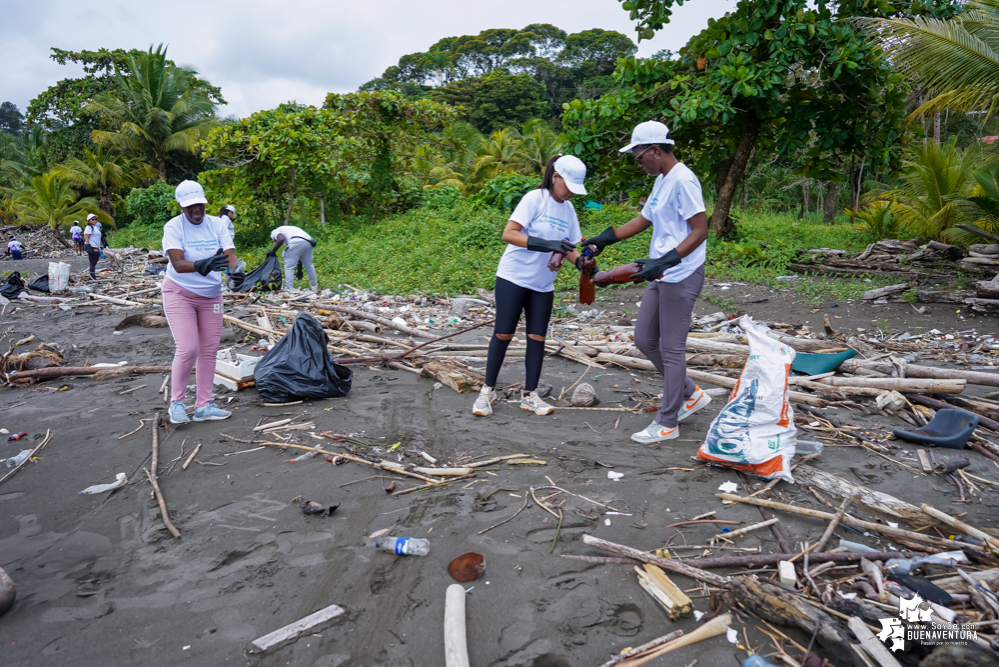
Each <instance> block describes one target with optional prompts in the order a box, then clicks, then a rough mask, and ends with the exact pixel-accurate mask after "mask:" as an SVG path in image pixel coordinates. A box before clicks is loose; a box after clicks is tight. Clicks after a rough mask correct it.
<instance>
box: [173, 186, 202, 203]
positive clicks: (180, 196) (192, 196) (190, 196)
mask: <svg viewBox="0 0 999 667" xmlns="http://www.w3.org/2000/svg"><path fill="white" fill-rule="evenodd" d="M174 194H175V196H176V197H177V203H178V204H180V207H181V208H186V207H188V206H191V205H192V204H207V203H208V200H207V199H205V189H204V188H202V187H201V184H200V183H198V182H197V181H181V182H180V185H178V186H177V191H176V192H175V193H174Z"/></svg>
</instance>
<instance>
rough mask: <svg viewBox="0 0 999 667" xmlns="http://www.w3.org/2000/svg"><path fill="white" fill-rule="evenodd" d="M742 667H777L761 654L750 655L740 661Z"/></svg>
mask: <svg viewBox="0 0 999 667" xmlns="http://www.w3.org/2000/svg"><path fill="white" fill-rule="evenodd" d="M742 667H777V666H776V665H775V664H774V663H772V662H770V661H769V660H767V659H766V658H764V657H763V656H762V655H751V656H749V657H748V658H746V659H745V660H743V661H742Z"/></svg>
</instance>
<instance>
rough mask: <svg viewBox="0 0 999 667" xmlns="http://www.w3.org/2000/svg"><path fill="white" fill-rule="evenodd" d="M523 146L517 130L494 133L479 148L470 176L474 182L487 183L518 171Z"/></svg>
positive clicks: (509, 129)
mask: <svg viewBox="0 0 999 667" xmlns="http://www.w3.org/2000/svg"><path fill="white" fill-rule="evenodd" d="M521 146H522V142H521V140H520V133H519V132H518V131H517V130H516V129H515V128H507V129H505V130H496V131H494V132H493V133H492V134H490V135H489V138H488V139H486V141H485V142H484V143H483V144H482V146H480V147H479V150H478V154H479V155H478V157H477V158H475V161H474V162H473V163H472V168H471V173H470V174H469V175H470V177H471V179H472V182H475V183H485V182H486V181H488V180H489V179H490V178H494V177H495V176H497V175H499V174H502V173H507V172H511V171H516V169H517V167H518V166H519V165H520V162H519V160H518V154H519V152H520V150H521Z"/></svg>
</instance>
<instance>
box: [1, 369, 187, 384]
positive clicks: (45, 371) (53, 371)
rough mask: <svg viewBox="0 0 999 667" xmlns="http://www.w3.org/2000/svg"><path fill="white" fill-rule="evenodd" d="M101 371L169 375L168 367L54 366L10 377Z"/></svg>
mask: <svg viewBox="0 0 999 667" xmlns="http://www.w3.org/2000/svg"><path fill="white" fill-rule="evenodd" d="M101 371H116V373H115V375H118V374H119V373H135V374H136V375H139V374H144V373H169V372H170V366H97V367H93V366H56V367H53V368H39V369H38V370H34V371H24V372H22V373H18V374H17V375H14V376H12V377H11V380H13V381H14V382H21V381H22V380H31V379H42V378H57V377H63V376H68V375H97V374H98V373H100V372H101Z"/></svg>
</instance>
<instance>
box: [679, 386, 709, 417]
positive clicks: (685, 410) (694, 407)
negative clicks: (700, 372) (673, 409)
mask: <svg viewBox="0 0 999 667" xmlns="http://www.w3.org/2000/svg"><path fill="white" fill-rule="evenodd" d="M710 402H711V397H710V396H708V395H707V393H705V391H704V390H703V389H701V388H700V387H698V386H697V385H694V393H693V394H691V395H690V398H688V399H687V400H686V401H684V402H683V404H682V405H681V406H680V412H679V413H677V415H676V419H677V421H681V422H682V421H683V420H684V419H686V418H687V417H689V416H690V415H692V414H694V413H695V412H697V411H698V410H700V409H701V408H703V407H704V406H705V405H707V404H708V403H710Z"/></svg>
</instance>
